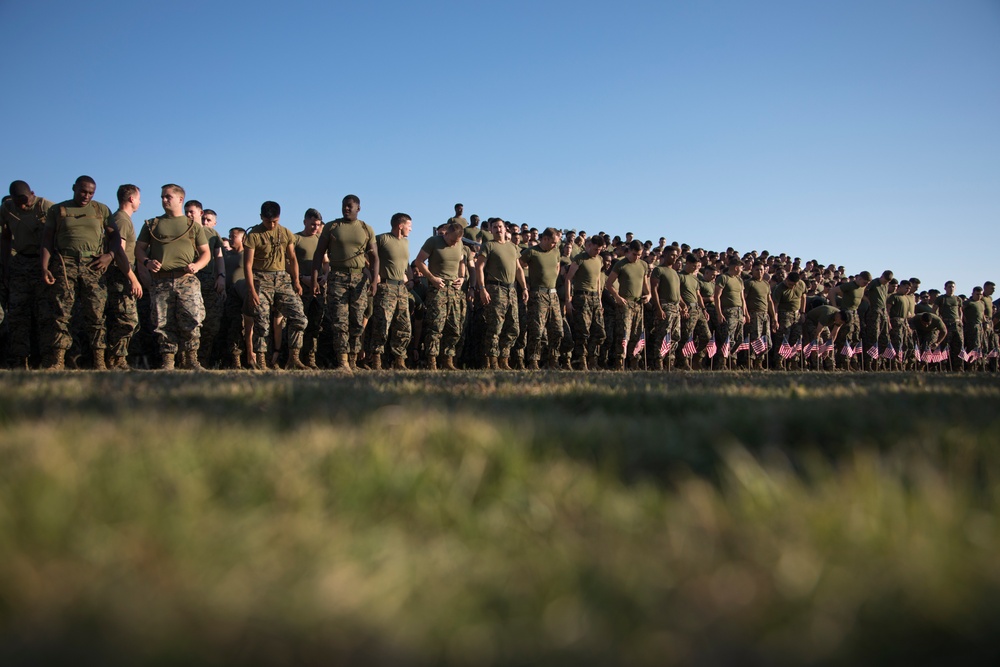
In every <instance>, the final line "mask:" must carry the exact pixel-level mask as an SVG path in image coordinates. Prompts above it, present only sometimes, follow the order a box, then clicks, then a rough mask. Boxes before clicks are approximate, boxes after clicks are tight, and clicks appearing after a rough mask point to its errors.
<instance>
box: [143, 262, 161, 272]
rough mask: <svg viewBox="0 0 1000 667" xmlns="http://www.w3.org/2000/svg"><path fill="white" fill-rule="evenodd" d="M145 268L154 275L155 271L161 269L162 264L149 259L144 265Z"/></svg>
mask: <svg viewBox="0 0 1000 667" xmlns="http://www.w3.org/2000/svg"><path fill="white" fill-rule="evenodd" d="M146 268H147V269H149V270H150V271H152V272H153V273H156V272H157V271H159V270H160V269H162V268H163V264H161V263H160V261H159V260H156V259H151V260H149V263H148V264H146Z"/></svg>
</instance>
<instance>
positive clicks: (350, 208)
mask: <svg viewBox="0 0 1000 667" xmlns="http://www.w3.org/2000/svg"><path fill="white" fill-rule="evenodd" d="M340 212H341V214H342V215H343V216H344V219H345V220H351V221H354V220H357V219H358V213H360V212H361V199H360V198H359V197H358V196H357V195H347V196H346V197H344V199H343V201H342V202H341V203H340Z"/></svg>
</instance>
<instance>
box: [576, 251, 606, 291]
mask: <svg viewBox="0 0 1000 667" xmlns="http://www.w3.org/2000/svg"><path fill="white" fill-rule="evenodd" d="M573 263H574V264H576V266H577V269H576V273H574V274H573V289H574V290H575V291H583V292H594V291H596V290H599V289H601V276H602V275H603V274H602V273H601V269H602V268H603V267H604V258H602V257H601V256H600V255H595V256H594V257H591V256H590V255H589V254H588V253H587V251H586V250H584V251H583V252H581V253H578V254H577V255H576V257H574V258H573Z"/></svg>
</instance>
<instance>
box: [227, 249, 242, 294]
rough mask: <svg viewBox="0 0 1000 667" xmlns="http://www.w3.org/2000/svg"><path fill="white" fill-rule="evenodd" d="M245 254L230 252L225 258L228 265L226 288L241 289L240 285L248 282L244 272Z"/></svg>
mask: <svg viewBox="0 0 1000 667" xmlns="http://www.w3.org/2000/svg"><path fill="white" fill-rule="evenodd" d="M243 257H244V255H243V253H242V252H229V253H226V256H225V257H224V258H223V261H225V263H226V287H228V288H231V289H236V290H239V289H240V284H241V283H243V282H244V281H246V274H245V273H244V271H243Z"/></svg>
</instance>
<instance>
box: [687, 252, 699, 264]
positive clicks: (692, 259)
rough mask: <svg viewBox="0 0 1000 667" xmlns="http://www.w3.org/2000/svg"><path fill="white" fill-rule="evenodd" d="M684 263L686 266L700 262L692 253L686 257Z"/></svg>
mask: <svg viewBox="0 0 1000 667" xmlns="http://www.w3.org/2000/svg"><path fill="white" fill-rule="evenodd" d="M684 261H685V262H687V263H688V264H697V263H698V262H699V261H701V260H699V259H698V258H697V257H696V256H694V255H693V254H692V253H688V255H687V257H685V258H684Z"/></svg>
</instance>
